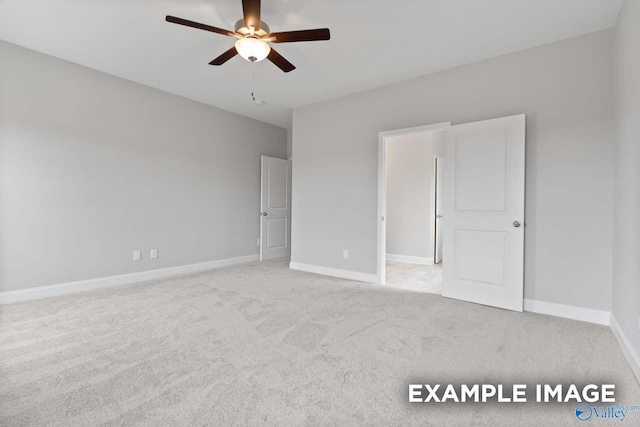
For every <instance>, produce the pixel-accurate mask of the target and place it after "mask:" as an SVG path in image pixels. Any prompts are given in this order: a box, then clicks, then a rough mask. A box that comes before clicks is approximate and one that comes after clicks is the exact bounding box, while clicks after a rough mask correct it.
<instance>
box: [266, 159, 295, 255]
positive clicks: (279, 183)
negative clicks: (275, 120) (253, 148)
mask: <svg viewBox="0 0 640 427" xmlns="http://www.w3.org/2000/svg"><path fill="white" fill-rule="evenodd" d="M261 188H262V191H261V197H260V260H261V261H265V260H268V259H274V258H282V257H288V256H291V236H290V235H289V230H290V229H291V160H283V159H276V158H273V157H267V156H262V185H261Z"/></svg>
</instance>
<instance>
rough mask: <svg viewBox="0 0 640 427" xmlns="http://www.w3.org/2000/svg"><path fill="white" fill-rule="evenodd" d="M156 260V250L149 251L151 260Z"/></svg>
mask: <svg viewBox="0 0 640 427" xmlns="http://www.w3.org/2000/svg"><path fill="white" fill-rule="evenodd" d="M156 258H158V250H157V249H151V259H156Z"/></svg>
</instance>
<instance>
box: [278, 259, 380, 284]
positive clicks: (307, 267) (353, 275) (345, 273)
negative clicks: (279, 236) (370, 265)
mask: <svg viewBox="0 0 640 427" xmlns="http://www.w3.org/2000/svg"><path fill="white" fill-rule="evenodd" d="M289 268H290V269H292V270H299V271H305V272H307V273H316V274H323V275H325V276H332V277H340V278H342V279H349V280H357V281H358V282H367V283H378V276H377V275H375V274H367V273H359V272H357V271H350V270H340V269H338V268H329V267H320V266H318V265H311V264H301V263H299V262H292V263H290V264H289Z"/></svg>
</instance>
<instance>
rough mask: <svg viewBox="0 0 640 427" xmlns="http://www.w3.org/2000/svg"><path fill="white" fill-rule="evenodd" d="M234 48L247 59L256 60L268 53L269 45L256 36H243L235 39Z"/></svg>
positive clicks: (260, 59)
mask: <svg viewBox="0 0 640 427" xmlns="http://www.w3.org/2000/svg"><path fill="white" fill-rule="evenodd" d="M236 50H237V51H238V53H239V54H240V56H242V57H243V58H244V59H246V60H247V61H250V62H258V61H262V60H263V59H265V58H266V57H267V56H268V55H269V52H271V46H269V45H268V44H267V42H265V41H263V40H260V39H258V38H255V37H244V38H241V39H238V40H237V41H236Z"/></svg>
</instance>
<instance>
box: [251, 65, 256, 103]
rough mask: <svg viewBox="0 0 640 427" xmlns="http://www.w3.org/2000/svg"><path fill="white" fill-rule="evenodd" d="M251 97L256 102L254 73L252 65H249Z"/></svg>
mask: <svg viewBox="0 0 640 427" xmlns="http://www.w3.org/2000/svg"><path fill="white" fill-rule="evenodd" d="M251 99H253V102H256V73H255V70H254V69H253V67H251Z"/></svg>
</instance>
